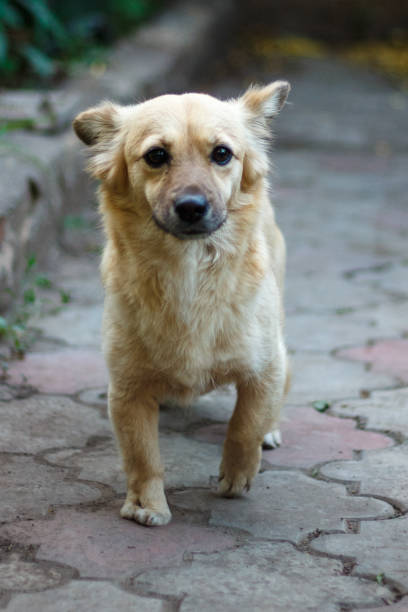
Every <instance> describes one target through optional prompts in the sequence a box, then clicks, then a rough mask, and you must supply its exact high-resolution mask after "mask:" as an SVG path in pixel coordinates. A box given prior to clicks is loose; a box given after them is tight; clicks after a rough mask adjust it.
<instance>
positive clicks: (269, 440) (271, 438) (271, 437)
mask: <svg viewBox="0 0 408 612" xmlns="http://www.w3.org/2000/svg"><path fill="white" fill-rule="evenodd" d="M281 444H282V436H281V432H280V430H279V429H273V430H272V431H270V432H269V433H267V434H266V435H265V437H264V440H263V444H262V447H263V448H264V449H271V448H277V447H278V446H280V445H281Z"/></svg>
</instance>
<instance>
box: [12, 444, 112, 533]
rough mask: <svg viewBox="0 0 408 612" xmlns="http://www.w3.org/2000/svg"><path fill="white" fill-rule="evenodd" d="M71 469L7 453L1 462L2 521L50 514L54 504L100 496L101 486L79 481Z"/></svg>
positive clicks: (74, 502)
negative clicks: (73, 476)
mask: <svg viewBox="0 0 408 612" xmlns="http://www.w3.org/2000/svg"><path fill="white" fill-rule="evenodd" d="M70 476H72V473H71V471H70V470H67V469H64V468H61V467H51V466H48V465H42V464H40V463H37V462H36V461H35V459H33V458H32V457H27V456H20V455H11V454H3V455H1V462H0V482H1V491H2V495H1V498H0V521H14V520H15V519H16V518H19V519H30V518H34V517H36V518H37V517H44V516H47V514H48V512H49V509H50V506H54V505H57V504H79V503H85V502H90V501H95V500H99V499H100V498H101V492H100V490H99V489H98V488H97V487H92V486H88V485H87V484H84V483H79V482H75V481H73V480H72V478H70Z"/></svg>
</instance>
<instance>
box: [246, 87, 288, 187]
mask: <svg viewBox="0 0 408 612" xmlns="http://www.w3.org/2000/svg"><path fill="white" fill-rule="evenodd" d="M289 91H290V85H289V83H287V82H286V81H275V82H274V83H270V85H266V87H257V86H253V87H250V88H249V89H248V90H247V91H246V92H245V93H244V95H243V96H242V98H240V99H239V100H238V102H239V103H240V105H241V108H243V109H244V111H245V120H246V123H247V126H248V128H249V145H248V149H247V151H246V153H245V156H244V161H243V169H242V180H241V189H242V191H244V192H248V191H250V190H251V189H252V188H253V187H254V186H255V185H256V184H257V182H258V180H259V179H260V178H262V177H263V176H265V175H266V174H267V172H268V157H267V152H266V147H265V143H266V142H267V141H269V139H270V127H269V123H270V121H271V119H273V117H275V116H276V115H277V114H278V112H279V111H280V109H281V108H282V107H283V105H284V104H285V102H286V98H287V97H288V93H289Z"/></svg>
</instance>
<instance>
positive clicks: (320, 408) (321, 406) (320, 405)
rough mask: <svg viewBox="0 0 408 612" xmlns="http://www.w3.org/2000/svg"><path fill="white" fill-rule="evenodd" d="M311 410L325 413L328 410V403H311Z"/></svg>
mask: <svg viewBox="0 0 408 612" xmlns="http://www.w3.org/2000/svg"><path fill="white" fill-rule="evenodd" d="M313 408H314V409H315V410H317V411H318V412H326V410H328V409H329V408H330V402H326V401H324V400H318V401H317V402H313Z"/></svg>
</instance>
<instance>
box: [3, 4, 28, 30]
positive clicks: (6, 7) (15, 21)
mask: <svg viewBox="0 0 408 612" xmlns="http://www.w3.org/2000/svg"><path fill="white" fill-rule="evenodd" d="M0 20H1V21H3V22H4V23H5V24H6V25H8V26H11V27H12V28H18V27H19V26H21V25H22V23H23V20H22V18H21V15H20V13H19V12H18V11H17V10H16V9H15V7H14V6H13V5H12V4H11V3H10V2H9V0H0Z"/></svg>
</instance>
